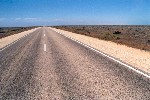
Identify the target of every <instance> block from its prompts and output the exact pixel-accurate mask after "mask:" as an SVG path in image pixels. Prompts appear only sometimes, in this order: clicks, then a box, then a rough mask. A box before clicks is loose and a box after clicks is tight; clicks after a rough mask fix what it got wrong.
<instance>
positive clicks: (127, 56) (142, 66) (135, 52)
mask: <svg viewBox="0 0 150 100" xmlns="http://www.w3.org/2000/svg"><path fill="white" fill-rule="evenodd" d="M50 29H53V30H57V31H59V32H61V33H63V34H64V35H67V36H69V37H72V38H74V39H76V40H78V41H80V42H82V43H85V44H87V45H89V46H91V47H94V48H96V49H98V50H100V51H102V52H104V53H106V54H108V55H111V56H113V57H115V58H117V59H119V60H122V61H124V62H126V63H128V64H130V65H132V66H135V67H136V68H137V69H139V70H142V71H144V72H146V73H148V74H150V52H148V51H144V50H140V49H135V48H131V47H127V46H125V45H120V44H117V43H114V42H110V41H105V40H99V39H97V38H92V37H88V36H85V35H80V34H76V33H72V32H68V31H64V30H60V29H56V28H50Z"/></svg>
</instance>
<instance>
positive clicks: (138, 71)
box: [55, 31, 150, 79]
mask: <svg viewBox="0 0 150 100" xmlns="http://www.w3.org/2000/svg"><path fill="white" fill-rule="evenodd" d="M55 32H57V31H55ZM57 33H59V34H61V35H63V36H65V37H67V38H69V39H71V40H73V41H75V42H77V43H79V44H81V45H83V46H85V47H87V48H89V49H91V50H93V51H95V52H97V53H99V54H101V55H103V56H105V57H107V58H109V59H111V60H113V61H115V62H117V63H119V64H121V65H123V66H126V67H127V68H129V69H131V70H132V71H134V72H136V73H138V74H140V75H143V76H144V77H147V78H148V79H150V76H149V75H148V74H145V73H143V72H141V71H140V70H137V69H135V68H133V67H132V66H129V65H127V64H125V63H123V62H121V61H119V60H117V59H115V58H113V57H111V56H109V55H107V54H105V53H103V52H101V51H99V50H96V49H95V48H93V47H91V46H88V45H86V44H84V43H82V42H80V41H78V40H75V39H73V38H72V37H69V36H66V35H64V34H62V33H61V32H57Z"/></svg>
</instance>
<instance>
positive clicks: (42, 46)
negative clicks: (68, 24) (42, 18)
mask: <svg viewBox="0 0 150 100" xmlns="http://www.w3.org/2000/svg"><path fill="white" fill-rule="evenodd" d="M129 59H130V58H129ZM0 100H150V83H148V82H146V81H144V80H143V79H142V78H140V77H139V76H137V75H135V74H133V73H132V72H130V71H128V70H127V69H126V68H125V67H123V66H122V65H120V64H118V63H116V62H114V61H111V60H110V59H109V58H106V57H104V56H102V55H100V54H98V53H96V52H94V51H92V50H90V49H88V48H86V47H84V46H82V45H80V44H78V43H76V42H74V41H72V40H70V39H68V38H66V37H64V36H62V35H60V34H58V33H56V32H54V31H53V30H51V29H49V28H47V27H43V28H40V29H38V30H36V31H35V32H33V33H31V34H30V35H28V36H26V37H24V38H22V39H21V40H19V41H18V42H16V43H15V44H13V45H11V46H9V47H8V48H6V49H4V50H3V51H1V52H0Z"/></svg>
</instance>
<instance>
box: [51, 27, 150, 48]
mask: <svg viewBox="0 0 150 100" xmlns="http://www.w3.org/2000/svg"><path fill="white" fill-rule="evenodd" d="M54 27H55V28H58V29H62V30H66V31H71V32H74V33H78V34H82V35H86V36H91V37H94V38H99V39H102V40H108V41H113V42H116V43H119V44H124V45H127V46H130V47H133V48H138V49H141V50H146V51H150V26H142V25H141V26H136V25H93V26H90V25H89V26H88V25H87V26H86V25H85V26H83V25H78V26H77V25H76V26H54Z"/></svg>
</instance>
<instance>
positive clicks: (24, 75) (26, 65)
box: [0, 33, 42, 100]
mask: <svg viewBox="0 0 150 100" xmlns="http://www.w3.org/2000/svg"><path fill="white" fill-rule="evenodd" d="M34 35H35V36H34ZM34 35H32V38H33V40H30V41H32V43H31V45H29V47H28V52H27V53H26V54H25V55H23V57H22V58H21V60H20V62H16V63H20V65H19V66H17V67H18V70H17V72H15V73H13V74H15V76H14V78H12V80H8V81H10V83H9V84H8V85H7V86H6V87H5V88H4V89H2V90H3V93H2V94H1V95H0V97H1V100H30V99H31V100H32V98H33V97H34V96H35V95H37V91H38V90H37V89H38V87H36V86H35V83H36V82H35V80H34V72H35V69H34V61H35V60H36V57H37V55H38V48H39V42H40V39H41V35H42V34H40V33H38V34H36V33H34ZM26 38H27V37H26ZM22 42H23V41H22ZM20 50H21V49H20ZM14 67H15V66H14Z"/></svg>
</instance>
